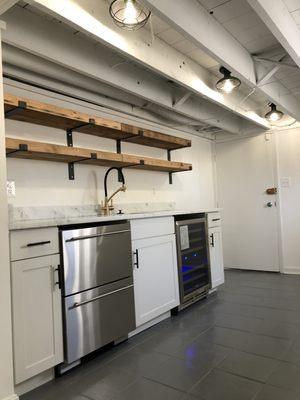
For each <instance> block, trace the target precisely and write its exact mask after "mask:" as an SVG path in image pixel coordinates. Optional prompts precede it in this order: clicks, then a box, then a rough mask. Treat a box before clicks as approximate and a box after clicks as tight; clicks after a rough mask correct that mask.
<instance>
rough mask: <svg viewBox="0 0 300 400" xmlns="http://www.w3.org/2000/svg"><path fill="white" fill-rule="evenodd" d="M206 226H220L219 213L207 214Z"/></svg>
mask: <svg viewBox="0 0 300 400" xmlns="http://www.w3.org/2000/svg"><path fill="white" fill-rule="evenodd" d="M207 226H208V228H213V227H215V226H221V213H220V212H212V213H208V214H207Z"/></svg>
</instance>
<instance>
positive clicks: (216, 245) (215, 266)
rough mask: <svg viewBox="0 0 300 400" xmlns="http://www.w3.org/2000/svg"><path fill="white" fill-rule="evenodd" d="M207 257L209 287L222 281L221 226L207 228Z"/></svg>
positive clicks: (213, 286)
mask: <svg viewBox="0 0 300 400" xmlns="http://www.w3.org/2000/svg"><path fill="white" fill-rule="evenodd" d="M208 235H209V258H210V276H211V288H212V289H214V288H215V287H217V286H219V285H222V283H224V262H223V246H222V231H221V227H216V228H209V230H208Z"/></svg>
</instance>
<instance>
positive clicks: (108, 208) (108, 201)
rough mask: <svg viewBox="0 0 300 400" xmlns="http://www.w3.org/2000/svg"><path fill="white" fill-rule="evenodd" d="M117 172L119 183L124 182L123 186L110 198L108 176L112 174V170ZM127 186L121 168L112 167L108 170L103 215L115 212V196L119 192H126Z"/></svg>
mask: <svg viewBox="0 0 300 400" xmlns="http://www.w3.org/2000/svg"><path fill="white" fill-rule="evenodd" d="M114 169H115V170H117V171H118V177H119V181H120V182H122V186H121V187H119V189H117V190H116V191H115V192H114V193H113V194H112V195H111V196H110V197H108V194H107V177H108V174H109V173H110V171H112V170H114ZM126 189H127V188H126V185H125V178H124V175H123V172H122V169H121V168H117V167H111V168H109V169H108V170H107V172H106V174H105V177H104V192H105V198H104V201H103V200H102V201H101V215H110V214H111V212H112V211H113V210H114V206H113V197H115V195H116V194H117V193H119V192H125V191H126Z"/></svg>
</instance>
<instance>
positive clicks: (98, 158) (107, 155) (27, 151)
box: [6, 138, 192, 173]
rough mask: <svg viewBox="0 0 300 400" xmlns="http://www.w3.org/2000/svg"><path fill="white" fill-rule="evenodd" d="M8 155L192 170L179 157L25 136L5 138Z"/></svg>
mask: <svg viewBox="0 0 300 400" xmlns="http://www.w3.org/2000/svg"><path fill="white" fill-rule="evenodd" d="M6 154H7V157H15V158H25V159H31V160H44V161H56V162H64V163H78V162H80V163H82V164H92V165H99V166H107V167H112V166H116V167H129V166H130V167H132V168H137V169H144V170H152V171H163V172H172V173H173V172H183V171H191V170H192V165H191V164H187V163H181V162H176V161H167V160H160V159H155V158H150V157H140V156H135V155H129V154H118V153H111V152H107V151H99V150H92V149H85V148H79V147H68V146H61V145H57V144H51V143H43V142H35V141H29V140H26V139H14V138H6Z"/></svg>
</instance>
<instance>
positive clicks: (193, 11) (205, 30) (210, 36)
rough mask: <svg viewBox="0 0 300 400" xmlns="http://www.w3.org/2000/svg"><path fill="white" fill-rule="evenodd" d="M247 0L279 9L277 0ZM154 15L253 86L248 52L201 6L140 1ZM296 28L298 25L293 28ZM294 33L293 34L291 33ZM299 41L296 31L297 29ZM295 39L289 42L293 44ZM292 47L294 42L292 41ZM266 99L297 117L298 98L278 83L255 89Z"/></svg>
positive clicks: (193, 0)
mask: <svg viewBox="0 0 300 400" xmlns="http://www.w3.org/2000/svg"><path fill="white" fill-rule="evenodd" d="M248 1H249V3H252V4H253V3H266V4H267V3H268V4H269V9H272V10H274V9H275V10H277V12H279V8H280V7H278V5H277V4H278V3H281V0H279V1H278V2H277V0H276V1H275V2H274V0H248ZM144 3H146V4H147V5H148V6H149V7H150V8H151V9H152V10H153V12H154V13H155V14H157V15H158V16H159V17H161V18H162V19H163V20H164V21H166V22H167V23H168V24H170V25H171V26H172V27H173V28H174V29H176V30H177V31H179V32H180V33H181V34H183V35H184V36H185V37H186V38H187V39H188V40H190V41H192V42H193V43H194V44H195V45H196V46H197V47H198V48H200V49H202V50H203V51H205V52H206V53H208V54H209V55H210V56H211V57H212V58H214V59H215V60H217V61H218V62H219V63H220V64H222V65H224V66H225V67H226V68H228V69H229V70H230V71H232V72H233V73H234V75H236V76H238V77H239V78H240V79H241V80H242V81H243V82H245V83H246V84H248V85H249V86H250V87H256V86H257V83H256V78H255V65H254V60H253V59H252V57H251V54H250V53H248V51H247V50H246V49H244V47H242V45H241V44H239V42H238V41H237V40H236V39H235V38H234V37H233V36H232V35H231V34H230V33H228V31H227V30H226V29H225V28H224V27H223V26H222V25H221V24H220V23H219V22H218V21H217V20H216V19H215V18H214V17H213V16H212V15H210V14H209V13H208V12H207V10H206V9H205V8H204V7H202V6H201V5H200V4H199V2H198V1H197V0H180V1H173V0H164V1H161V0H144ZM297 29H298V28H297ZM295 36H296V34H295ZM297 39H298V43H299V45H300V41H299V30H297ZM295 40H296V38H294V39H293V41H292V43H295ZM295 46H296V44H295ZM259 69H260V75H262V76H263V75H265V74H266V73H267V72H268V68H265V67H264V66H263V65H261V66H260V68H259ZM257 90H258V91H260V92H261V93H262V94H264V95H265V96H267V97H268V98H269V100H271V101H272V102H274V103H276V104H278V105H280V106H281V108H282V109H283V110H284V111H285V112H286V113H288V114H290V115H291V116H293V117H294V118H296V119H299V120H300V101H299V100H298V99H297V98H296V97H294V96H292V95H289V96H286V95H284V94H283V93H285V92H286V88H284V87H283V86H282V85H281V84H280V83H279V82H271V83H270V82H268V84H267V85H264V86H259V87H258V88H257Z"/></svg>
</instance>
